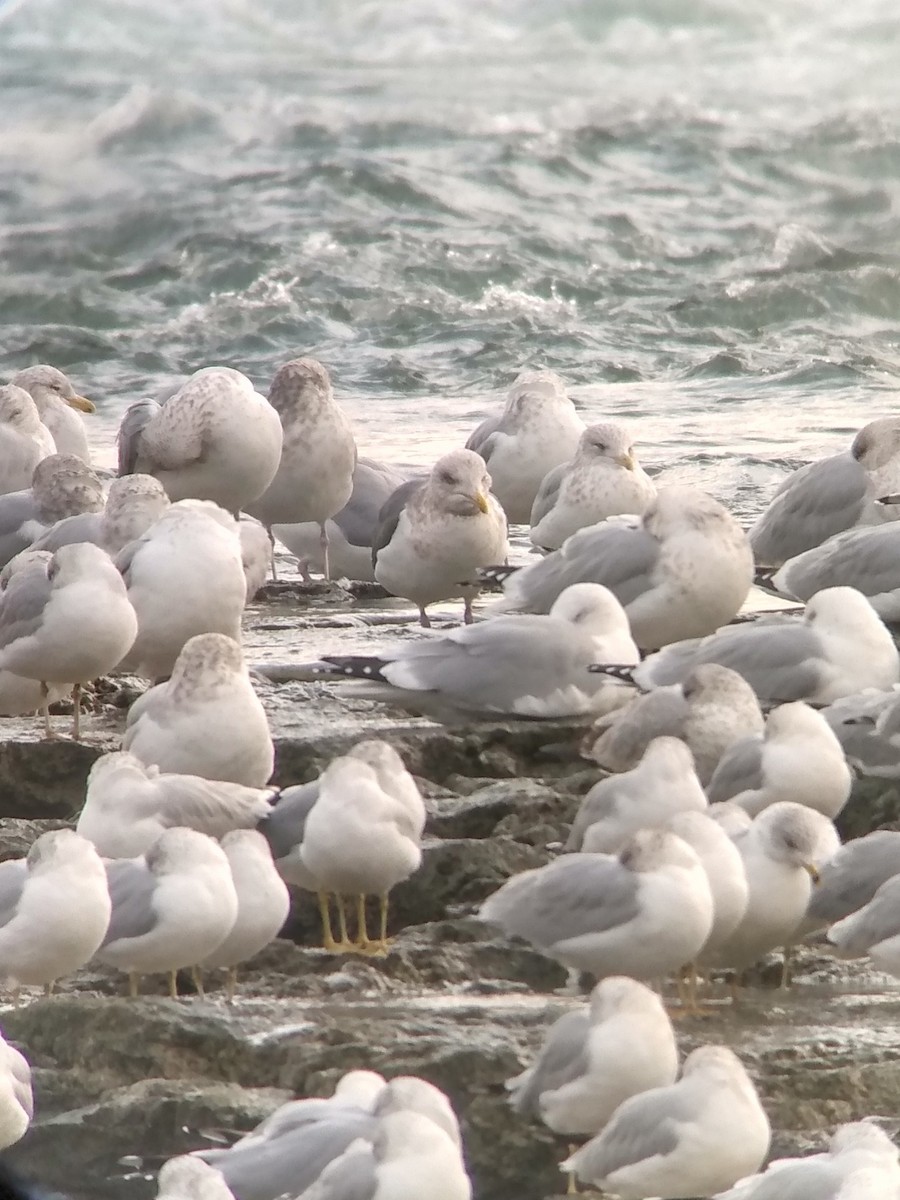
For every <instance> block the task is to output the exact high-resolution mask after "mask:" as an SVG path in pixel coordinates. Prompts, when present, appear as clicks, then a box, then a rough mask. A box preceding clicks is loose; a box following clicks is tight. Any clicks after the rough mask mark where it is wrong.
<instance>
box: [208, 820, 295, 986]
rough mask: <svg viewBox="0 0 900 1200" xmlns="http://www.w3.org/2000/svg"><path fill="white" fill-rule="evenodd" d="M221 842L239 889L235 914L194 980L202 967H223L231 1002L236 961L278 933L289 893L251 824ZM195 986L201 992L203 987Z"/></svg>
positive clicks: (234, 881)
mask: <svg viewBox="0 0 900 1200" xmlns="http://www.w3.org/2000/svg"><path fill="white" fill-rule="evenodd" d="M221 845H222V849H223V850H224V851H225V857H226V858H227V859H228V864H229V866H230V867H231V878H232V882H233V883H234V887H235V891H236V892H237V900H238V907H237V916H236V917H235V921H234V924H233V925H232V927H231V930H230V932H229V934H228V936H227V937H226V938H225V940H224V942H221V943H220V944H219V945H218V946H217V947H216V948H215V950H213V951H212V952H211V953H209V954H207V955H206V957H205V958H203V959H202V961H201V962H199V963H198V964H197V965H196V967H195V968H194V979H195V980H196V981H197V983H198V985H199V982H200V969H201V968H203V969H211V970H215V969H217V968H221V967H224V968H225V972H226V979H225V994H226V998H227V1000H228V1002H229V1003H231V1001H232V1000H234V992H235V988H236V986H237V974H238V966H239V965H240V964H241V963H242V962H246V961H247V959H249V958H253V956H254V955H255V954H258V953H259V952H260V950H262V949H263V948H264V947H265V946H268V944H269V942H271V941H272V939H273V938H275V937H277V936H278V934H279V933H280V932H281V930H282V928H283V927H284V923H285V921H286V920H287V917H288V912H289V911H290V907H291V898H290V894H289V893H288V890H287V885H286V884H285V882H284V880H283V879H282V878H281V876H280V875H279V874H278V871H277V870H276V869H275V864H274V862H273V861H272V852H271V850H270V849H269V844H268V842H267V841H266V839H265V838H264V837H263V835H262V834H261V833H257V831H256V830H255V829H233V830H231V832H230V833H226V834H225V836H224V837H223V838H222V842H221ZM198 990H199V991H200V993H201V994H202V991H203V989H202V987H198Z"/></svg>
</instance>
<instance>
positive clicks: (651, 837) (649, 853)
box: [618, 827, 706, 879]
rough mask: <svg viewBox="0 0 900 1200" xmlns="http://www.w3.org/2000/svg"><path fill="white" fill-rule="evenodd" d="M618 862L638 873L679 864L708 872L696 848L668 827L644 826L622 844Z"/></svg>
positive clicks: (689, 868) (704, 876)
mask: <svg viewBox="0 0 900 1200" xmlns="http://www.w3.org/2000/svg"><path fill="white" fill-rule="evenodd" d="M618 857H619V862H620V863H621V864H622V866H623V867H626V868H627V869H628V870H629V871H634V872H635V873H641V872H643V871H659V870H662V869H664V868H666V867H679V868H682V869H687V870H696V871H699V872H700V874H701V875H702V876H703V878H704V879H705V878H706V874H705V872H704V870H703V865H702V863H701V862H700V859H699V857H698V855H697V853H696V851H695V850H694V849H692V847H690V846H689V845H688V844H687V842H686V841H684V839H683V838H680V837H678V836H677V835H676V834H674V833H670V832H669V830H668V829H662V828H660V827H657V828H655V829H641V830H639V832H638V833H636V834H635V835H634V836H633V837H631V838H629V840H628V841H627V842H626V843H625V845H624V846H623V847H622V849H621V851H620V852H619V856H618Z"/></svg>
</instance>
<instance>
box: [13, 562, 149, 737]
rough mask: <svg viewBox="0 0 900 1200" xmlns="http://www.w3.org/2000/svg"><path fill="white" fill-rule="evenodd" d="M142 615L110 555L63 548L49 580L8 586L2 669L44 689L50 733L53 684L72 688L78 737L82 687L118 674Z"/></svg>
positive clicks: (30, 578) (37, 577)
mask: <svg viewBox="0 0 900 1200" xmlns="http://www.w3.org/2000/svg"><path fill="white" fill-rule="evenodd" d="M136 634H137V617H136V616H135V612H134V609H133V608H132V606H131V604H130V602H129V600H128V596H127V593H126V591H125V584H124V582H123V581H122V577H121V575H120V574H119V572H118V571H117V570H116V568H115V566H114V565H113V561H112V559H111V558H110V557H109V555H108V554H107V553H106V552H105V551H104V550H101V549H100V547H99V546H94V545H92V544H91V543H90V542H79V543H76V544H75V545H72V546H62V547H61V548H60V549H59V550H57V552H56V553H55V554H54V555H53V557H52V558H51V559H50V562H49V564H48V567H47V574H46V576H42V575H41V574H40V573H39V572H34V573H31V572H29V573H28V575H27V582H24V583H23V585H22V586H21V587H17V588H15V589H13V588H11V587H7V589H6V591H5V592H4V593H3V595H2V597H0V669H3V670H7V671H12V672H13V674H15V675H23V676H25V678H27V679H36V680H37V681H38V682H39V683H40V685H41V692H42V695H43V698H44V702H43V704H42V706H41V707H42V709H43V714H44V729H45V733H46V736H47V737H52V730H51V726H50V713H49V709H48V703H49V688H50V685H52V684H68V685H69V686H70V687H71V688H72V699H73V702H74V706H75V707H74V718H73V725H72V732H73V735H74V737H75V738H76V739H77V738H78V736H79V715H80V700H81V687H82V685H83V684H85V683H90V682H91V680H93V679H96V678H97V677H98V676H99V675H104V674H106V672H107V671H112V670H113V669H114V668H115V667H116V666H117V665H118V664H119V663H120V662H121V661H122V658H123V657H124V656H125V654H126V653H127V652H128V650H129V649H130V648H131V645H132V643H133V642H134V639H135V635H136Z"/></svg>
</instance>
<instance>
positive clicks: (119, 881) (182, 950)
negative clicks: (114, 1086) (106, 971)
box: [97, 829, 238, 999]
mask: <svg viewBox="0 0 900 1200" xmlns="http://www.w3.org/2000/svg"><path fill="white" fill-rule="evenodd" d="M106 875H107V881H108V883H109V895H110V899H111V901H112V914H111V916H110V920H109V928H108V929H107V931H106V935H105V937H104V938H103V942H102V944H101V946H100V949H99V950H98V951H97V958H98V960H99V961H100V962H103V963H106V964H107V965H108V966H111V967H115V968H117V969H118V970H120V971H125V972H127V974H128V991H129V995H131V996H136V995H137V994H138V986H139V979H140V976H141V975H155V974H165V975H166V976H167V977H168V983H169V995H170V996H171V997H172V998H173V999H176V998H177V996H178V989H177V986H176V982H175V973H176V971H178V970H180V969H182V968H183V967H193V966H196V965H197V963H199V962H200V961H201V960H202V959H204V958H205V957H206V956H207V955H208V954H211V953H212V951H213V950H215V949H216V948H217V947H218V946H220V945H221V944H222V942H224V940H225V938H226V937H227V936H228V934H229V933H230V932H231V929H232V926H233V925H234V922H235V920H236V919H237V914H238V898H237V893H236V891H235V888H234V883H233V882H232V878H231V867H230V866H229V864H228V859H227V858H226V856H225V852H224V850H223V849H222V847H221V846H220V845H219V844H218V843H217V842H214V841H213V839H212V838H209V837H207V836H206V834H204V833H197V831H196V830H194V829H167V830H166V832H165V833H163V834H161V835H160V837H159V838H158V840H157V841H156V842H155V843H154V845H153V846H152V847H151V848H150V849H149V850H148V851H147V853H146V855H144V856H143V857H142V858H118V859H112V860H111V861H109V862H108V863H107V864H106Z"/></svg>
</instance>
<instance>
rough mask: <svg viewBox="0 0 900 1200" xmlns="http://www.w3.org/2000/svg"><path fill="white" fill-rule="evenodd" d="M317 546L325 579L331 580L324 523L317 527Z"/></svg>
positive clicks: (326, 533) (326, 532)
mask: <svg viewBox="0 0 900 1200" xmlns="http://www.w3.org/2000/svg"><path fill="white" fill-rule="evenodd" d="M319 544H320V545H321V547H322V558H323V560H324V564H325V578H326V579H330V578H331V561H330V559H329V556H328V530H327V529H326V528H325V522H324V521H323V522H322V524H321V525H320V526H319Z"/></svg>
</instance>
